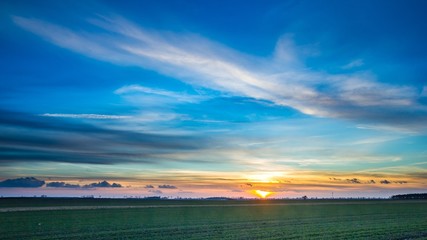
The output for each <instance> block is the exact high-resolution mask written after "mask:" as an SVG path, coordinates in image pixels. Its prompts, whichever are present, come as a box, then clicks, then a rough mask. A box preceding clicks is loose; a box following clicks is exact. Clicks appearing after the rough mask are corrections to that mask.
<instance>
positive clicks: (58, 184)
mask: <svg viewBox="0 0 427 240" xmlns="http://www.w3.org/2000/svg"><path fill="white" fill-rule="evenodd" d="M46 187H52V188H81V186H80V185H79V184H70V183H65V182H50V183H47V184H46Z"/></svg>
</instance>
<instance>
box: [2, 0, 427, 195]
mask: <svg viewBox="0 0 427 240" xmlns="http://www.w3.org/2000/svg"><path fill="white" fill-rule="evenodd" d="M1 5H2V6H1V9H2V10H1V11H0V18H1V24H0V27H1V31H2V34H1V36H0V46H1V47H0V49H1V54H0V63H1V66H2V67H1V69H0V75H1V81H0V111H1V114H0V116H1V117H0V128H1V132H2V136H1V139H0V142H1V145H0V148H1V150H0V165H1V166H2V167H1V169H0V180H3V181H7V179H9V180H15V181H17V182H18V183H21V182H22V181H21V180H22V178H23V179H24V182H25V181H26V180H28V181H33V180H34V179H32V178H28V177H34V178H35V179H36V180H39V181H45V182H46V185H43V184H42V185H41V186H39V185H40V184H39V185H37V184H36V185H37V186H38V187H33V188H25V189H24V190H22V188H19V184H18V185H13V186H9V187H2V188H0V192H2V194H3V195H22V194H29V195H33V194H35V193H49V194H51V195H67V196H68V195H80V194H82V192H81V191H83V193H85V192H87V189H84V190H82V187H77V189H73V188H70V187H68V188H66V187H64V186H65V184H71V185H67V186H80V185H81V186H92V185H90V184H92V183H94V182H95V183H96V182H102V181H104V180H107V181H109V182H111V183H113V182H115V183H118V184H121V185H122V186H123V187H122V188H114V189H106V188H103V187H98V188H94V189H92V190H93V191H97V193H98V192H99V193H100V194H101V193H102V194H106V195H114V196H116V195H117V196H122V195H124V194H133V195H141V196H148V195H153V194H162V195H165V196H166V195H168V196H189V197H197V196H210V195H221V196H224V195H227V196H245V197H247V196H251V195H250V194H251V192H253V191H254V190H263V191H271V192H274V194H275V196H277V197H293V196H299V195H301V194H303V193H305V194H308V195H311V196H329V194H330V192H331V191H334V192H339V193H338V195H336V196H339V194H341V195H342V196H389V195H390V194H394V193H402V192H419V191H423V190H425V188H426V187H427V182H426V178H425V176H426V173H427V170H426V164H427V162H426V160H427V151H426V146H427V128H426V124H425V122H426V120H427V80H426V76H427V66H426V65H427V46H426V45H425V42H427V24H425V22H427V21H426V20H427V19H426V17H425V14H424V12H425V10H426V9H427V4H426V3H425V2H424V1H411V2H409V3H408V2H404V1H375V2H371V1H345V2H343V1H328V2H324V1H268V2H262V1H259V2H251V3H248V2H247V1H233V2H232V3H229V2H226V1H214V2H209V1H206V2H201V1H189V2H186V3H182V2H178V1H160V2H159V1H157V2H140V3H135V2H116V1H93V2H88V3H78V2H74V1H61V2H58V1H42V2H37V3H35V2H33V1H20V2H16V1H4V2H3V3H2V4H1ZM16 179H18V180H16ZM19 179H21V180H19ZM25 179H26V180H25ZM355 179H356V180H355ZM371 180H372V181H371ZM49 182H55V184H50V185H48V184H47V183H49ZM57 182H59V183H61V184H56V183H57ZM3 185H5V184H3ZM95 185H96V184H95ZM95 185H93V186H95ZM104 185H106V186H109V185H108V184H104ZM165 185H166V186H174V188H161V189H156V188H154V189H155V190H153V188H147V187H146V186H154V187H155V186H157V188H159V187H160V186H165ZM0 186H1V183H0ZM51 186H59V187H51ZM96 186H101V185H99V184H98V185H96ZM272 196H274V195H272Z"/></svg>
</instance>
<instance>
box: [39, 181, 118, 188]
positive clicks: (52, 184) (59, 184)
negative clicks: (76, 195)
mask: <svg viewBox="0 0 427 240" xmlns="http://www.w3.org/2000/svg"><path fill="white" fill-rule="evenodd" d="M46 187H51V188H84V189H87V188H121V187H122V185H121V184H118V183H112V184H110V183H109V182H107V181H102V182H97V183H90V184H86V185H79V184H69V183H65V182H50V183H48V184H46Z"/></svg>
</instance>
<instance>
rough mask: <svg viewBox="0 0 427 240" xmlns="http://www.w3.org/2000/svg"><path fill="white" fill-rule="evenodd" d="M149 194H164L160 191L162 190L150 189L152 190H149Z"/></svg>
mask: <svg viewBox="0 0 427 240" xmlns="http://www.w3.org/2000/svg"><path fill="white" fill-rule="evenodd" d="M148 192H149V193H154V194H163V192H162V191H160V190H155V189H150V190H148Z"/></svg>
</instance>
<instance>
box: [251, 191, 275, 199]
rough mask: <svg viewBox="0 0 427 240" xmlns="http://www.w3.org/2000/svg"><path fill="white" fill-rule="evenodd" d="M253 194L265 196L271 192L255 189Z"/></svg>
mask: <svg viewBox="0 0 427 240" xmlns="http://www.w3.org/2000/svg"><path fill="white" fill-rule="evenodd" d="M255 194H256V195H258V196H259V197H261V198H266V197H268V196H270V195H271V194H272V192H266V191H262V190H255Z"/></svg>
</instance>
